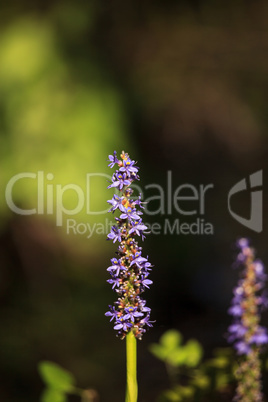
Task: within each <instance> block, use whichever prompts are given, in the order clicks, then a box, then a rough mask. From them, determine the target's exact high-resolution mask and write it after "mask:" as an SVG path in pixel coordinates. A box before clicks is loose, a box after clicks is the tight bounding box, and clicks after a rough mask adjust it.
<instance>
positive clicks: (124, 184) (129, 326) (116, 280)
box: [105, 152, 153, 339]
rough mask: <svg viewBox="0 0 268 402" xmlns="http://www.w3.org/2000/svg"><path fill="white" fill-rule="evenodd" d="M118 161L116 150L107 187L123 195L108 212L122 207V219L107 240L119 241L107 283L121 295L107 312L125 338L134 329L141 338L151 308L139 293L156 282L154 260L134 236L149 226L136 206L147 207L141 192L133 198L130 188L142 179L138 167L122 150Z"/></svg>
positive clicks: (137, 336) (108, 269) (118, 220)
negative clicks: (135, 181)
mask: <svg viewBox="0 0 268 402" xmlns="http://www.w3.org/2000/svg"><path fill="white" fill-rule="evenodd" d="M121 159H122V160H118V158H117V156H116V152H114V154H113V155H110V156H109V161H110V164H109V166H110V167H113V166H114V165H115V164H116V163H117V164H118V166H119V170H117V171H116V172H115V173H114V174H113V176H112V183H111V184H110V185H109V186H108V188H116V189H118V190H119V191H120V195H114V196H113V198H112V199H111V200H109V201H108V203H109V204H111V209H110V210H109V212H113V213H114V212H115V211H116V210H119V218H118V217H116V218H115V220H116V222H117V224H116V225H114V226H112V228H111V231H110V233H109V234H108V239H110V240H113V242H114V243H115V242H116V241H118V242H119V245H118V249H117V255H118V258H112V259H111V262H112V265H111V266H110V267H109V268H107V271H108V272H109V273H110V275H111V278H110V279H108V281H107V282H108V283H110V284H111V285H112V288H113V290H114V291H115V292H116V293H117V295H118V300H117V301H116V302H115V303H114V305H113V306H109V311H107V313H105V315H106V316H107V317H111V321H112V320H115V323H114V329H115V330H116V331H117V335H118V336H119V337H120V338H121V339H124V338H125V336H126V335H127V333H128V332H130V331H132V332H133V334H134V335H135V337H136V338H138V339H141V337H142V335H143V334H144V333H145V332H146V327H152V323H153V321H150V314H151V309H150V308H149V307H146V301H145V300H143V299H141V297H140V294H141V293H142V292H144V290H145V288H149V285H151V284H152V283H153V282H152V281H151V280H150V279H148V276H149V273H150V271H151V267H152V265H151V263H150V262H149V261H148V257H147V258H145V257H142V248H141V247H139V245H138V243H137V242H136V240H135V238H134V236H136V235H137V236H141V237H142V240H143V239H144V237H145V236H144V234H143V231H145V230H146V229H147V226H146V225H144V224H143V222H142V218H141V216H140V215H142V212H141V211H140V210H138V209H137V208H138V207H139V208H144V207H143V206H142V202H141V195H139V197H138V199H136V200H134V199H131V196H132V194H133V190H132V189H131V188H130V187H129V186H130V185H131V183H132V182H133V181H134V180H139V177H138V175H137V172H138V167H136V166H135V164H136V162H135V161H132V160H131V159H130V158H129V156H128V154H126V153H124V152H122V154H121Z"/></svg>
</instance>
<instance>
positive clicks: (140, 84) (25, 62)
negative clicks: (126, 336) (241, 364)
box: [0, 0, 268, 402]
mask: <svg viewBox="0 0 268 402" xmlns="http://www.w3.org/2000/svg"><path fill="white" fill-rule="evenodd" d="M267 20H268V5H267V2H265V1H255V2H248V1H246V0H244V1H243V0H233V1H229V0H225V1H218V2H213V1H210V0H192V1H186V0H185V1H179V0H168V1H160V0H159V1H144V2H140V1H121V0H118V1H113V2H107V1H97V0H96V1H90V0H88V1H87V2H85V1H82V0H78V1H76V2H72V1H57V0H54V1H53V0H50V1H46V2H45V1H35V2H33V1H31V0H28V1H27V0H24V1H19V0H17V1H16V0H10V1H9V2H7V3H6V4H5V5H2V6H1V12H0V21H1V24H0V158H1V159H0V160H1V167H0V183H1V191H0V319H1V329H0V376H1V384H0V400H1V401H8V402H9V401H10V402H32V401H35V402H36V401H38V400H39V397H40V394H41V391H42V389H43V383H42V381H41V379H40V377H39V375H38V371H37V365H38V363H39V362H40V361H41V360H52V361H54V362H56V363H58V364H60V365H62V366H63V367H65V368H66V369H68V370H70V371H71V372H72V373H73V374H74V375H75V376H76V378H77V381H78V383H79V385H80V386H81V387H91V388H94V389H96V390H97V391H98V392H99V395H100V398H101V401H103V402H105V401H109V402H118V401H120V400H123V399H124V392H125V390H124V388H125V350H124V343H123V342H121V341H120V340H119V339H117V338H116V337H115V334H114V331H113V329H112V325H111V324H110V323H109V321H108V319H107V318H106V317H105V316H104V313H105V311H106V310H107V305H108V304H110V303H112V302H113V301H114V300H115V297H116V295H115V294H114V293H113V292H112V291H111V288H110V286H109V285H108V284H107V283H106V280H107V279H108V273H107V272H106V268H107V267H108V266H109V262H110V258H112V257H113V256H114V252H115V245H114V244H112V243H109V242H106V241H105V239H106V234H105V233H103V232H102V233H101V230H99V233H98V234H96V233H94V235H93V236H92V237H90V238H87V235H86V234H85V235H79V234H77V235H75V234H72V233H69V234H68V233H67V229H66V224H67V218H72V219H75V220H76V222H77V223H88V224H90V225H91V226H93V225H100V224H104V223H105V222H106V219H107V218H108V219H111V217H110V216H108V214H99V215H97V214H88V213H87V211H86V209H85V208H83V209H82V210H81V212H80V213H78V214H76V215H75V216H64V218H63V225H62V227H59V226H57V225H56V213H55V211H56V208H57V198H56V186H57V185H58V186H65V185H68V184H70V183H73V184H76V185H77V186H80V187H81V189H82V190H83V191H84V193H85V194H87V200H88V199H90V210H91V211H101V210H104V209H105V208H106V207H107V204H106V200H107V199H110V198H111V197H112V196H111V190H109V191H108V190H106V187H107V181H106V177H105V176H104V175H103V176H101V175H100V173H101V174H105V175H107V174H111V171H110V169H109V168H108V167H107V162H106V159H107V156H108V154H111V153H112V152H113V151H114V150H117V151H118V152H120V151H121V150H125V151H127V152H128V153H129V154H130V156H131V158H132V159H134V160H136V161H138V166H140V177H141V181H140V183H139V185H140V186H141V187H142V188H144V186H146V185H148V184H152V183H156V184H159V185H161V186H163V188H164V191H165V196H167V192H166V190H165V189H166V186H167V171H171V172H172V180H173V191H174V190H175V189H176V188H177V187H178V186H179V185H181V184H185V183H191V184H192V185H194V186H196V187H197V188H199V185H200V184H205V185H206V184H213V186H214V188H213V189H212V190H209V191H208V193H207V198H206V203H205V214H204V216H202V218H203V219H204V220H205V221H206V222H210V223H211V224H212V225H213V228H214V233H213V235H191V234H189V235H183V234H176V233H173V234H171V233H166V234H164V233H163V231H161V234H159V235H156V234H151V235H150V236H148V237H147V239H146V241H145V242H144V244H143V249H144V253H145V255H147V254H148V255H149V259H150V261H151V262H152V264H154V265H155V267H154V270H153V273H152V279H153V281H154V285H153V286H152V287H151V289H150V291H149V290H148V291H147V292H146V295H145V297H146V298H147V300H148V302H147V304H148V305H149V306H150V307H151V308H152V318H153V319H155V320H156V323H155V326H154V328H153V329H151V330H150V331H149V332H148V333H147V334H146V335H145V336H144V339H143V340H142V342H140V343H139V355H138V377H139V394H140V402H151V401H154V400H155V399H156V397H157V395H159V392H161V391H162V390H163V389H165V388H166V387H168V378H167V374H166V371H165V367H164V365H163V364H162V363H160V362H158V361H157V360H156V359H155V358H154V357H153V356H152V355H151V354H150V352H149V351H148V346H149V345H150V343H152V342H155V341H158V339H159V337H160V336H161V334H163V333H164V332H165V331H166V330H167V329H170V328H175V329H177V330H179V331H181V333H182V334H183V336H184V339H186V340H187V339H189V338H192V337H194V338H196V339H198V340H199V341H200V342H201V343H202V345H203V347H204V348H205V354H206V356H208V357H209V356H211V353H212V350H213V349H214V348H215V347H219V346H226V345H227V343H226V339H225V337H224V335H225V333H226V328H227V326H228V325H229V323H230V317H229V316H228V315H227V313H226V311H227V309H228V306H229V303H230V299H231V297H232V288H233V286H234V284H235V282H236V278H237V273H236V272H235V271H234V270H233V269H232V267H231V266H232V262H233V260H234V257H235V249H234V243H235V241H236V239H237V238H238V237H239V236H247V237H250V238H251V240H252V243H253V244H254V246H255V247H256V248H257V250H258V256H259V257H260V258H261V259H262V260H263V261H264V262H265V263H266V265H267V266H268V251H267V240H266V238H267V205H266V204H267V202H266V198H267V186H266V181H267V179H266V176H267V171H268V162H267V156H268V152H267V150H268V135H267V132H268V74H267V73H268V27H267ZM260 169H262V170H263V175H264V186H263V192H264V193H263V195H264V208H263V231H262V232H261V233H256V232H254V231H252V230H250V229H247V228H245V227H243V226H242V225H241V224H240V223H238V222H237V221H235V220H234V219H233V218H232V217H231V215H230V213H229V212H228V208H227V196H228V192H229V190H230V189H231V187H232V186H233V185H234V184H235V183H236V182H238V181H239V180H241V179H243V178H244V177H245V178H248V176H249V175H250V174H251V173H254V172H256V171H257V170H260ZM38 171H42V172H44V183H43V185H44V203H45V211H44V213H43V214H32V215H19V214H16V213H13V212H12V211H11V210H10V208H9V207H8V206H7V202H6V200H5V189H6V186H7V183H8V182H9V180H10V179H11V178H12V177H13V176H14V175H16V174H19V173H23V172H31V173H37V172H38ZM49 173H50V174H52V175H53V176H51V175H50V176H47V174H49ZM87 174H96V176H94V177H92V180H91V181H90V188H89V192H88V193H87V187H86V177H87ZM39 185H40V183H39ZM48 185H50V186H51V187H49V188H50V190H49V191H51V189H53V191H54V196H53V210H54V211H51V212H52V213H51V214H49V213H47V212H46V205H47V203H46V197H47V195H48ZM37 190H38V182H37V179H29V178H28V179H24V180H21V181H18V182H17V183H16V184H15V185H14V192H13V195H14V201H15V202H16V205H18V206H20V207H21V208H24V209H30V208H36V207H37V197H38V191H37ZM145 195H146V196H147V197H149V196H153V195H157V193H153V190H152V189H151V190H150V191H149V190H148V191H147V192H145ZM185 195H186V194H185ZM63 203H64V206H65V208H67V209H72V208H75V207H76V205H77V196H76V194H75V193H74V192H73V191H71V190H70V191H66V193H65V194H64V199H63ZM157 205H158V204H157V200H155V201H152V202H151V204H150V206H148V209H150V210H153V209H157ZM182 205H183V206H184V207H185V209H191V208H192V205H193V204H190V201H189V202H188V204H186V203H185V204H182ZM232 207H233V210H234V211H235V212H236V213H238V214H240V215H241V216H244V217H247V218H248V217H249V215H250V193H249V192H247V191H245V192H243V193H241V194H238V195H237V196H235V197H234V198H233V200H232ZM198 216H199V215H197V216H182V215H180V214H178V212H177V211H176V210H175V209H174V208H173V211H172V215H171V216H170V215H167V206H166V205H165V208H164V213H163V214H161V213H158V214H156V215H147V216H146V217H145V218H144V220H145V222H148V223H155V222H157V223H159V224H160V225H163V223H164V221H165V219H166V218H169V219H170V221H171V222H174V220H175V219H180V222H181V223H182V222H189V223H191V222H193V221H195V220H196V218H197V217H198ZM95 227H96V226H95ZM98 227H101V226H98ZM265 322H266V324H268V320H267V316H266V318H265V317H264V324H265ZM266 388H267V387H266ZM266 388H265V392H267V391H266ZM74 400H75V399H74Z"/></svg>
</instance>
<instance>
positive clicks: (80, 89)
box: [0, 7, 129, 242]
mask: <svg viewBox="0 0 268 402" xmlns="http://www.w3.org/2000/svg"><path fill="white" fill-rule="evenodd" d="M69 8H70V7H64V8H63V15H61V20H60V21H61V24H63V25H64V21H65V24H66V23H67V21H72V23H74V21H75V24H78V25H79V18H76V19H75V20H74V19H73V18H71V10H70V9H69ZM75 9H76V14H77V13H78V14H79V15H80V17H81V18H82V19H83V18H84V19H85V18H86V15H87V14H86V13H83V11H82V10H81V11H79V10H78V9H77V8H76V7H75ZM55 10H56V11H55V12H54V14H55V13H58V9H57V8H56V9H55ZM54 14H53V11H51V15H50V16H48V17H47V18H42V19H41V18H40V17H38V16H37V15H36V16H35V15H28V16H24V17H20V18H18V19H16V20H14V21H11V22H10V23H9V24H7V25H6V26H5V27H4V28H2V32H1V38H0V59H1V63H0V86H1V94H0V159H1V169H0V181H1V183H3V188H5V187H6V184H7V183H8V181H9V180H10V179H11V177H12V176H13V175H15V174H18V173H23V172H31V173H35V174H36V173H37V172H38V171H42V172H44V183H43V184H42V187H43V191H44V194H43V197H44V204H45V205H44V206H45V213H44V215H43V216H42V217H43V218H45V219H49V220H50V221H52V222H54V223H55V211H56V208H57V204H58V203H59V200H58V199H57V195H56V186H57V185H58V186H62V187H63V186H65V185H68V184H75V185H77V186H79V187H80V188H81V189H82V191H83V193H84V196H85V202H84V206H83V208H82V210H81V212H79V213H77V214H76V215H75V219H76V220H77V222H78V223H79V222H87V223H90V224H92V223H94V222H98V223H103V222H104V221H105V214H101V215H93V214H88V213H87V205H89V209H90V211H94V212H95V211H103V210H105V209H107V203H106V200H107V197H108V195H107V191H106V187H107V177H104V176H95V177H94V179H92V180H91V182H90V185H89V184H88V183H87V176H86V175H87V173H96V174H98V173H101V174H103V173H105V174H108V175H109V176H111V173H110V171H109V169H108V168H107V165H106V162H105V160H106V158H107V156H108V154H109V153H112V152H113V150H114V149H117V150H118V151H119V152H120V151H121V150H122V148H125V149H126V148H128V146H129V141H128V139H127V136H126V131H127V124H126V120H125V114H124V110H123V98H122V96H121V95H120V92H119V91H118V90H117V89H116V87H115V85H114V84H113V82H112V81H111V80H110V79H109V78H108V77H107V76H106V74H105V73H104V72H103V73H102V70H101V69H100V68H98V64H97V62H96V59H95V58H94V55H93V54H92V53H91V50H90V48H89V53H90V54H87V55H85V57H84V62H83V64H82V66H80V69H78V67H77V68H76V69H74V66H73V65H72V64H71V63H70V62H69V60H68V58H67V57H66V56H65V53H64V48H62V47H61V43H60V41H59V38H58V36H57V31H56V26H55V25H54V23H55V21H54V19H53V18H54V17H55V15H54ZM82 27H83V24H82ZM68 32H69V31H68ZM69 33H70V32H69ZM81 72H82V74H81ZM49 173H52V175H53V176H51V177H52V180H51V177H50V178H49V179H48V178H47V174H49ZM48 184H49V185H52V186H53V196H52V198H53V213H52V214H51V213H46V208H47V204H48V202H47V201H46V200H47V196H48V190H47V185H48ZM38 185H39V186H41V184H40V183H39V184H38V182H37V179H32V178H24V179H21V180H19V181H17V182H16V183H15V185H14V188H13V199H14V201H15V204H16V205H18V206H21V207H22V208H26V209H30V208H36V207H37V197H38V194H37V190H38ZM4 194H5V193H4V191H2V192H1V195H0V214H1V217H2V218H1V224H3V222H4V218H5V217H8V216H9V215H10V210H9V209H8V206H7V203H6V200H5V198H4ZM77 202H78V201H77V194H76V192H75V191H73V190H66V191H65V192H64V196H63V205H64V208H66V209H67V210H68V209H73V208H75V207H76V206H77ZM69 217H72V216H69ZM64 218H68V216H67V215H65V216H64ZM65 226H66V219H64V222H63V232H64V233H65V234H66V227H65ZM71 237H72V232H71ZM78 237H79V236H78ZM83 237H84V236H80V238H83ZM67 238H68V236H67V237H66V236H65V239H67ZM93 242H94V238H93Z"/></svg>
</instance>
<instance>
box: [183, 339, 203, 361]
mask: <svg viewBox="0 0 268 402" xmlns="http://www.w3.org/2000/svg"><path fill="white" fill-rule="evenodd" d="M185 349H186V351H187V359H186V362H185V364H186V365H187V366H189V367H195V366H197V365H198V363H199V362H200V360H201V358H202V356H203V348H202V346H201V345H200V343H199V342H198V341H196V340H195V339H190V340H189V341H188V342H187V344H186V345H185Z"/></svg>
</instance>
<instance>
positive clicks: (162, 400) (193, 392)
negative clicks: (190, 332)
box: [149, 329, 235, 402]
mask: <svg viewBox="0 0 268 402" xmlns="http://www.w3.org/2000/svg"><path fill="white" fill-rule="evenodd" d="M182 340H183V339H182V335H181V333H180V332H179V331H177V330H174V329H172V330H168V331H166V332H165V333H164V334H163V335H162V336H161V338H160V340H159V343H153V344H151V345H150V348H149V349H150V351H151V353H152V354H153V355H154V356H155V357H157V358H158V359H160V360H162V361H163V362H164V363H165V364H166V368H167V372H168V375H169V378H170V382H171V388H170V389H168V390H166V391H164V392H163V393H162V394H161V395H160V397H159V398H158V401H159V402H180V401H200V400H210V401H213V400H217V398H218V397H219V395H218V393H221V394H227V395H228V393H229V392H230V389H231V386H232V383H233V382H234V376H233V372H234V371H233V370H234V368H235V362H234V355H233V351H232V348H220V349H216V350H215V351H214V352H213V355H214V357H213V358H211V359H207V360H205V361H202V356H203V348H202V345H201V344H200V343H199V342H198V341H197V340H195V339H190V340H189V341H188V342H187V343H186V344H185V345H183V344H182ZM208 398H209V399H208Z"/></svg>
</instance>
